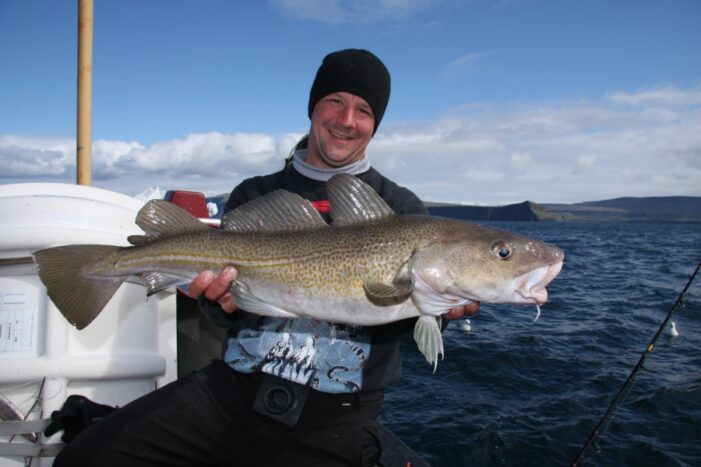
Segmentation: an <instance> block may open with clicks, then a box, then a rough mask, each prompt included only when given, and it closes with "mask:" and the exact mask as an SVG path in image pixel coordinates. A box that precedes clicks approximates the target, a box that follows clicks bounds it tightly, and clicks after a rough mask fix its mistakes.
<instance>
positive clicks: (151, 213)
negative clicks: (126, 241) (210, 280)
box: [130, 199, 210, 244]
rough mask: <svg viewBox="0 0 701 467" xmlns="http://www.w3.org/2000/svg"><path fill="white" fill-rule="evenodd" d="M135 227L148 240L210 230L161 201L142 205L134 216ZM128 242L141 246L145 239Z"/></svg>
mask: <svg viewBox="0 0 701 467" xmlns="http://www.w3.org/2000/svg"><path fill="white" fill-rule="evenodd" d="M136 225H138V226H139V227H141V228H142V229H143V231H144V232H146V235H147V236H148V237H149V238H150V239H154V238H159V237H167V236H169V235H175V234H181V233H187V232H203V231H206V230H209V229H210V227H208V226H207V225H206V224H204V223H202V222H200V221H199V219H197V218H196V217H195V216H193V215H192V214H190V213H189V212H187V211H186V210H184V209H183V208H181V207H179V206H177V205H175V204H173V203H170V202H168V201H164V200H162V199H152V200H151V201H149V202H148V203H146V204H144V206H143V207H142V208H141V210H140V211H139V213H138V214H137V215H136ZM130 241H131V242H132V243H133V244H143V243H144V242H145V239H144V238H143V237H135V238H132V239H130Z"/></svg>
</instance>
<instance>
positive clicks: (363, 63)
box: [309, 49, 390, 134]
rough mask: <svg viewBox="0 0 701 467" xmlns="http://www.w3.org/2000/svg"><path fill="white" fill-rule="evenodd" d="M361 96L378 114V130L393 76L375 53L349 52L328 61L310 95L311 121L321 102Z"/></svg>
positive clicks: (339, 54) (356, 50) (316, 79)
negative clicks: (334, 96)
mask: <svg viewBox="0 0 701 467" xmlns="http://www.w3.org/2000/svg"><path fill="white" fill-rule="evenodd" d="M340 91H345V92H349V93H351V94H355V95H356V96H360V97H362V98H363V99H365V100H366V101H367V103H368V104H370V107H372V111H373V112H374V113H375V128H374V130H373V134H375V131H377V127H378V126H379V125H380V121H381V120H382V116H383V115H384V114H385V109H386V108H387V102H388V101H389V92H390V76H389V71H387V67H385V65H384V63H382V61H381V60H380V59H379V58H377V57H376V56H375V55H374V54H373V53H372V52H369V51H367V50H362V49H345V50H339V51H338V52H332V53H330V54H328V55H327V56H326V57H324V61H323V62H321V66H320V67H319V70H318V71H317V72H316V77H315V78H314V84H312V89H311V91H310V92H309V118H311V117H312V111H313V110H314V106H315V105H316V103H317V102H319V100H320V99H321V98H322V97H324V96H328V95H329V94H331V93H334V92H340Z"/></svg>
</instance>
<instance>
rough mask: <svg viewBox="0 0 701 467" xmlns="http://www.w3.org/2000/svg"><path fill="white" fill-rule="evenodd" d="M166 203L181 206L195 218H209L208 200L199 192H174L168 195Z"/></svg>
mask: <svg viewBox="0 0 701 467" xmlns="http://www.w3.org/2000/svg"><path fill="white" fill-rule="evenodd" d="M165 199H166V201H170V202H171V203H173V204H176V205H178V206H180V207H181V208H183V209H185V210H186V211H187V212H189V213H190V214H192V215H193V216H195V217H199V218H205V219H207V218H209V211H207V200H206V199H205V197H204V193H201V192H199V191H182V190H173V191H169V192H168V193H166V196H165Z"/></svg>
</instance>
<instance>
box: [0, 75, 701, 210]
mask: <svg viewBox="0 0 701 467" xmlns="http://www.w3.org/2000/svg"><path fill="white" fill-rule="evenodd" d="M665 89H666V95H668V96H670V98H668V99H654V101H655V102H654V108H655V109H658V112H661V115H665V114H668V115H669V116H670V118H650V113H649V108H650V107H648V106H647V105H644V104H642V103H645V102H651V100H652V99H651V97H650V91H649V90H642V91H640V92H639V93H633V92H626V93H613V94H611V95H610V96H614V95H616V96H619V97H617V98H614V99H612V98H611V97H610V96H606V97H604V98H602V99H601V100H598V101H572V102H562V101H560V102H525V103H524V102H521V103H511V104H505V105H471V106H467V107H463V108H458V109H454V110H453V111H451V112H449V113H447V114H446V115H445V116H444V117H443V118H440V119H438V120H436V121H432V122H402V123H394V124H393V123H392V122H385V123H383V126H382V127H380V131H379V132H378V134H377V135H376V137H375V139H374V141H373V142H372V143H371V144H370V146H369V149H368V155H369V158H370V160H371V162H372V163H373V165H374V166H375V167H377V168H378V169H379V170H380V171H381V172H383V173H386V174H387V175H388V176H390V178H392V179H394V180H396V181H397V182H399V183H400V184H402V185H405V186H408V187H410V188H412V189H413V190H414V191H415V192H416V193H417V194H418V195H419V196H421V197H422V198H423V199H425V200H430V201H453V202H460V201H465V200H470V201H471V202H473V203H478V204H491V205H498V204H507V203H514V202H520V201H523V200H526V199H528V200H531V201H536V202H577V201H587V200H594V199H605V198H613V197H618V196H653V195H695V196H700V195H701V132H700V131H699V128H701V108H699V103H700V102H699V101H698V99H697V97H696V93H695V91H694V90H691V91H689V90H683V89H675V88H665ZM620 96H625V98H623V99H622V100H621V98H620ZM680 96H686V97H687V99H688V101H686V103H684V101H683V99H682V98H681V97H680ZM631 102H635V103H641V104H640V105H637V104H636V105H632V104H629V103H631ZM300 137H301V134H285V135H267V134H262V133H233V134H225V133H216V132H212V133H199V134H190V135H187V136H185V137H183V138H180V139H175V140H172V141H163V142H159V143H156V144H153V145H151V146H143V145H141V144H139V143H138V142H125V141H96V142H95V143H94V146H93V155H94V164H93V165H94V180H95V185H96V186H99V187H102V188H108V189H113V190H117V191H120V192H124V193H128V194H136V193H139V192H141V191H143V190H144V189H145V188H148V187H151V186H160V187H161V188H163V189H173V188H179V189H186V190H199V191H205V192H206V193H208V194H217V193H223V192H228V191H230V190H231V188H232V187H233V186H234V185H235V184H236V183H238V182H239V181H240V180H242V179H243V178H246V177H250V176H253V175H259V174H262V173H269V172H272V171H274V170H278V169H279V168H281V167H282V164H283V160H284V158H285V157H286V156H287V155H288V153H289V151H290V149H291V147H292V146H293V145H294V143H295V142H296V141H297V140H298V139H299V138H300ZM74 159H75V142H74V140H72V139H69V138H63V139H61V138H53V139H51V138H30V137H17V136H11V135H5V136H0V164H2V167H3V172H2V174H0V182H2V183H14V182H21V181H37V180H51V181H64V182H69V183H72V182H73V178H74V171H75V163H74Z"/></svg>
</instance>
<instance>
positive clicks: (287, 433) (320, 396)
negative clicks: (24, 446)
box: [54, 361, 382, 467]
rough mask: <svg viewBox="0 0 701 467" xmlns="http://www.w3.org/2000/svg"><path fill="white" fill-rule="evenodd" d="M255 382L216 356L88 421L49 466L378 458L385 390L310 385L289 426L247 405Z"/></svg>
mask: <svg viewBox="0 0 701 467" xmlns="http://www.w3.org/2000/svg"><path fill="white" fill-rule="evenodd" d="M260 380H261V375H260V374H252V375H246V374H242V373H238V372H235V371H234V370H232V369H231V368H229V366H228V365H226V364H225V363H224V362H222V361H215V362H213V363H212V364H210V365H208V366H207V367H205V368H203V369H202V370H200V371H198V372H196V373H193V374H191V375H189V376H187V377H185V378H182V379H180V380H178V381H175V382H173V383H171V384H169V385H167V386H164V387H163V388H161V389H158V390H156V391H154V392H152V393H150V394H147V395H146V396H144V397H141V398H140V399H137V400H135V401H133V402H131V403H129V404H127V405H126V406H124V407H122V408H120V409H119V410H116V411H115V412H113V413H111V414H110V415H108V416H107V417H106V418H105V419H103V420H101V421H99V422H97V423H96V424H94V425H92V426H91V427H89V428H88V429H87V430H85V431H84V432H82V433H80V434H79V435H78V436H77V437H76V438H75V439H74V440H73V441H71V442H70V443H69V444H67V445H66V447H65V448H64V449H63V450H62V451H61V453H60V454H59V455H58V457H57V458H56V460H55V462H54V466H56V467H79V466H120V467H121V466H130V467H139V466H266V467H268V466H270V467H273V466H283V465H284V466H287V467H289V466H349V465H356V466H357V465H372V464H374V463H375V462H376V461H377V459H379V456H380V449H381V448H380V444H379V441H378V435H377V421H376V419H377V415H378V414H379V411H380V408H381V406H382V391H374V392H371V393H360V394H348V395H346V394H342V395H335V394H324V393H320V392H317V391H309V395H308V397H307V401H306V404H305V406H304V409H303V411H302V413H301V415H300V418H299V421H298V422H297V424H296V426H295V427H294V428H291V427H288V426H286V425H283V424H281V423H279V422H277V421H275V420H272V419H270V418H268V417H266V416H264V415H260V414H258V413H255V412H253V411H252V410H251V406H252V404H253V401H254V399H255V396H256V393H257V391H258V386H259V385H260Z"/></svg>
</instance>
